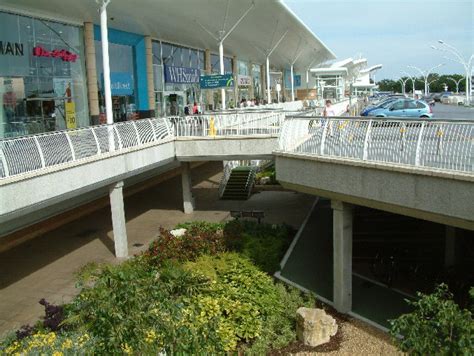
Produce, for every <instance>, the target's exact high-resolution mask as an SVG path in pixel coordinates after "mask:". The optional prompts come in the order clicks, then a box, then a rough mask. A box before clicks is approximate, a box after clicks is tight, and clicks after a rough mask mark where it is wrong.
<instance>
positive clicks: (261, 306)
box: [185, 253, 314, 354]
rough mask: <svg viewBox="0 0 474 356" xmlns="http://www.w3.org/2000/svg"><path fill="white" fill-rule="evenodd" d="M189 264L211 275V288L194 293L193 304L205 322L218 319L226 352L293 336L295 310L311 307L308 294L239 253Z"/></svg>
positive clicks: (255, 349)
mask: <svg viewBox="0 0 474 356" xmlns="http://www.w3.org/2000/svg"><path fill="white" fill-rule="evenodd" d="M185 268H186V269H187V270H189V271H192V272H193V273H194V274H200V275H201V276H203V277H205V278H207V279H209V281H210V282H211V283H210V284H209V285H208V286H209V289H206V290H204V291H203V292H201V294H198V295H196V296H195V298H194V300H193V302H192V303H191V304H194V305H197V306H198V307H197V311H198V313H199V315H200V316H201V317H203V318H204V321H206V320H207V319H206V318H208V317H212V318H214V321H216V322H217V330H218V335H219V336H220V337H221V347H222V349H223V350H224V351H231V350H235V348H236V347H237V345H238V344H241V343H246V344H248V345H250V344H253V345H252V346H250V347H249V348H248V352H251V353H255V354H264V353H265V352H266V351H268V349H269V348H274V347H275V348H277V347H282V346H285V345H287V344H288V343H289V342H291V341H293V340H295V337H296V334H295V320H296V310H297V309H298V308H299V307H301V306H313V305H314V300H312V299H311V298H310V297H308V298H306V299H305V298H302V297H301V295H300V293H299V292H298V291H296V290H293V291H288V290H287V289H286V288H285V287H284V286H283V285H275V284H274V282H273V280H272V279H271V278H270V277H269V276H268V275H267V274H265V273H263V272H261V271H260V270H258V268H256V267H255V266H254V265H253V264H252V263H251V262H250V261H249V260H248V259H247V258H244V257H242V256H240V255H238V254H236V253H224V254H220V255H217V256H201V257H200V258H198V259H197V260H196V261H195V262H188V263H186V264H185Z"/></svg>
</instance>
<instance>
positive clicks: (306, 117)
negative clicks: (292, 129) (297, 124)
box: [286, 115, 474, 125]
mask: <svg viewBox="0 0 474 356" xmlns="http://www.w3.org/2000/svg"><path fill="white" fill-rule="evenodd" d="M315 118H324V119H332V120H357V121H396V122H413V123H421V122H425V123H430V122H436V123H446V124H449V123H465V124H470V125H473V124H474V120H469V119H438V118H430V119H418V118H403V119H401V118H399V117H393V116H391V117H389V116H387V117H367V116H322V115H321V116H304V115H287V116H286V119H287V120H289V119H301V120H314V119H315Z"/></svg>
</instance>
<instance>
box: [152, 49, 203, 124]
mask: <svg viewBox="0 0 474 356" xmlns="http://www.w3.org/2000/svg"><path fill="white" fill-rule="evenodd" d="M204 57H205V56H204V51H202V50H199V49H195V48H188V47H184V46H179V45H175V44H171V43H166V42H158V41H154V42H153V73H154V81H155V101H156V108H155V113H156V115H157V116H168V115H184V114H185V113H190V114H192V106H193V104H194V102H196V103H197V104H198V105H199V106H200V107H202V108H203V107H204V105H205V104H206V103H205V96H204V95H202V91H201V89H200V87H199V76H200V75H201V74H204V69H205V63H204ZM201 110H202V109H201Z"/></svg>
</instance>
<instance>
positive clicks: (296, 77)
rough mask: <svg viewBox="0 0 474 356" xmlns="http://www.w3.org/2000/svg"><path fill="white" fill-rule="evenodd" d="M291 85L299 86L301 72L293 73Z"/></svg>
mask: <svg viewBox="0 0 474 356" xmlns="http://www.w3.org/2000/svg"><path fill="white" fill-rule="evenodd" d="M293 85H294V86H295V88H298V87H300V86H301V74H295V75H294V76H293Z"/></svg>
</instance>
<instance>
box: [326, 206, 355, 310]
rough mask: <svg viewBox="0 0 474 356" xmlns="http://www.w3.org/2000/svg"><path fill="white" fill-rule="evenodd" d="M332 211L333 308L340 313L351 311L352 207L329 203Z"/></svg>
mask: <svg viewBox="0 0 474 356" xmlns="http://www.w3.org/2000/svg"><path fill="white" fill-rule="evenodd" d="M331 207H332V209H333V248H334V262H333V274H334V286H333V291H334V295H333V300H334V307H335V308H336V310H337V311H339V312H341V313H348V312H349V311H351V309H352V206H351V205H349V204H346V203H344V202H341V201H338V200H332V201H331Z"/></svg>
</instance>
